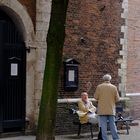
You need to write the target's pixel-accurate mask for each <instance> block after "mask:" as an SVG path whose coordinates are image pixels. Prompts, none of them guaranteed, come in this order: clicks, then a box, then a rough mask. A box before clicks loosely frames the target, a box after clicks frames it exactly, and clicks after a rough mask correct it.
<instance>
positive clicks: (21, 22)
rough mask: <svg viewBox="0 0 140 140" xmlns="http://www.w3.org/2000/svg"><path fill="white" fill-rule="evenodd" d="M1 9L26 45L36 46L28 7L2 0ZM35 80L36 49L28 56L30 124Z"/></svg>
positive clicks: (14, 1)
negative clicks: (13, 24) (11, 21)
mask: <svg viewBox="0 0 140 140" xmlns="http://www.w3.org/2000/svg"><path fill="white" fill-rule="evenodd" d="M0 9H2V10H3V11H4V12H5V13H6V14H7V15H8V16H9V17H10V18H11V19H12V20H13V22H14V23H15V25H16V27H17V28H18V30H19V31H20V32H21V34H22V37H23V40H24V42H25V47H26V48H29V47H30V48H32V47H33V48H36V46H35V33H34V26H33V23H32V20H31V18H30V16H29V14H28V12H27V11H26V8H25V7H24V6H23V5H22V4H21V3H20V2H18V0H0ZM34 81H35V50H32V51H30V53H28V52H27V58H26V118H27V119H28V121H29V123H30V124H29V125H32V124H34V92H35V91H34V90H35V88H34Z"/></svg>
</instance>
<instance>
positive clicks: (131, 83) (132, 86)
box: [126, 0, 140, 117]
mask: <svg viewBox="0 0 140 140" xmlns="http://www.w3.org/2000/svg"><path fill="white" fill-rule="evenodd" d="M139 5H140V1H139V0H135V1H131V0H129V1H128V23H127V28H128V47H127V48H128V52H127V53H128V59H127V83H126V92H127V93H129V94H131V97H130V98H131V106H132V112H133V114H134V116H135V117H140V108H139V106H140V76H139V73H140V53H139V52H140V8H139ZM132 96H133V97H132Z"/></svg>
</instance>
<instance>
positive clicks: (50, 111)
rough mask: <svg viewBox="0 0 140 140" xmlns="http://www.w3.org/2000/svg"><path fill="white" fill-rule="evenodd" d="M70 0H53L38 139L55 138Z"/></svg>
mask: <svg viewBox="0 0 140 140" xmlns="http://www.w3.org/2000/svg"><path fill="white" fill-rule="evenodd" d="M67 5H68V0H52V10H51V19H50V26H49V31H48V36H47V46H48V47H47V55H46V65H45V71H44V79H43V89H42V97H41V104H40V112H39V119H38V128H37V137H36V140H54V139H55V131H54V130H55V120H56V119H55V118H56V117H55V116H56V106H57V95H58V81H59V75H60V68H61V63H62V52H63V44H64V38H65V26H64V25H65V20H66V10H67Z"/></svg>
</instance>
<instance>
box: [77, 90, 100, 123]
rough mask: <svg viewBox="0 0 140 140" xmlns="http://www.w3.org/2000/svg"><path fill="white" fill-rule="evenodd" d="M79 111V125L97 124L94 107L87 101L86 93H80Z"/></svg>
mask: <svg viewBox="0 0 140 140" xmlns="http://www.w3.org/2000/svg"><path fill="white" fill-rule="evenodd" d="M78 107H79V110H78V111H77V114H78V116H79V120H80V123H81V124H84V123H88V122H89V123H97V122H98V120H97V115H96V113H95V112H96V107H95V106H94V105H93V104H92V102H91V101H89V99H88V94H87V92H82V93H81V99H80V100H79V102H78Z"/></svg>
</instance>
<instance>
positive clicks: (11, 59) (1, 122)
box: [0, 10, 26, 132]
mask: <svg viewBox="0 0 140 140" xmlns="http://www.w3.org/2000/svg"><path fill="white" fill-rule="evenodd" d="M25 92H26V48H25V44H24V41H23V37H22V35H21V33H20V32H19V30H18V29H17V28H16V26H15V23H14V22H13V21H12V20H11V18H10V17H9V16H8V15H7V14H6V13H5V12H3V11H2V10H0V132H7V131H15V130H16V131H17V130H18V131H19V130H23V129H24V126H25V100H26V98H25V95H26V94H25Z"/></svg>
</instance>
